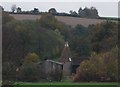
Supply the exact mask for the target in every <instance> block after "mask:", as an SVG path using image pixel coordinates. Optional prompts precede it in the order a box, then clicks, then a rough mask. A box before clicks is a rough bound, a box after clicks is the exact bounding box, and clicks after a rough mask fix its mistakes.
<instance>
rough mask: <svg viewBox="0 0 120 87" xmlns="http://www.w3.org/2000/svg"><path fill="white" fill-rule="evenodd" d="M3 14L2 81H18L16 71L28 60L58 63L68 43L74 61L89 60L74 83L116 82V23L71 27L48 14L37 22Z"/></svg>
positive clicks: (81, 68) (80, 69)
mask: <svg viewBox="0 0 120 87" xmlns="http://www.w3.org/2000/svg"><path fill="white" fill-rule="evenodd" d="M2 14H3V16H2V19H3V22H2V25H3V28H2V29H3V30H2V40H3V41H2V43H3V48H2V52H3V60H2V61H3V62H2V64H3V71H2V72H3V75H2V76H3V79H6V80H15V79H16V71H17V68H19V67H20V66H21V65H23V64H24V63H26V61H27V62H31V61H32V62H36V61H37V62H40V61H42V60H45V59H52V60H59V58H60V55H61V51H62V49H63V46H64V42H65V41H68V42H69V45H70V49H71V51H72V55H73V58H78V59H81V58H84V57H88V59H87V60H85V59H83V60H85V61H83V62H82V63H81V64H80V67H79V68H78V71H77V74H76V75H75V78H74V81H96V80H97V78H95V77H98V78H99V79H98V80H99V81H116V80H117V78H116V75H117V74H116V73H117V71H116V70H117V69H116V68H115V67H117V62H116V61H117V50H118V49H117V47H118V42H117V39H118V23H117V22H109V21H107V22H103V23H101V24H97V25H89V26H88V27H84V26H82V25H77V26H76V27H75V28H72V27H70V26H67V25H66V24H63V23H61V22H59V21H58V20H57V19H56V18H55V17H54V15H52V14H49V13H43V14H42V17H41V18H40V19H38V20H35V21H32V20H23V21H18V20H15V19H14V18H13V17H11V16H9V13H6V12H3V13H2ZM31 54H32V57H31V56H30V55H31ZM33 54H34V55H33ZM34 56H35V57H34ZM26 58H27V59H26ZM34 58H35V60H34ZM36 58H39V59H36ZM84 62H85V63H84ZM97 64H98V65H97ZM107 67H109V68H107ZM110 67H112V68H110ZM35 70H36V69H35ZM30 71H32V70H30ZM93 73H94V74H93ZM31 75H32V74H31ZM33 75H34V74H33ZM88 78H89V79H88ZM101 79H103V80H101ZM106 79H108V80H106Z"/></svg>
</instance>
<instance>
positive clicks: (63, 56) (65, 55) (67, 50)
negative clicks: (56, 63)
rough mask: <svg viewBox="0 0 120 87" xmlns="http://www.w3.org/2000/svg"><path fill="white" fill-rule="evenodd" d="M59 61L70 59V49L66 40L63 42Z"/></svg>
mask: <svg viewBox="0 0 120 87" xmlns="http://www.w3.org/2000/svg"><path fill="white" fill-rule="evenodd" d="M60 61H61V62H70V61H71V51H70V48H69V44H68V42H65V46H64V49H63V51H62V54H61V60H60Z"/></svg>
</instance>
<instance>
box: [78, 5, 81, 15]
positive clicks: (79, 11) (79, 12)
mask: <svg viewBox="0 0 120 87" xmlns="http://www.w3.org/2000/svg"><path fill="white" fill-rule="evenodd" d="M81 12H82V8H81V7H80V8H79V10H78V15H81Z"/></svg>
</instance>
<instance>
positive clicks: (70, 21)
mask: <svg viewBox="0 0 120 87" xmlns="http://www.w3.org/2000/svg"><path fill="white" fill-rule="evenodd" d="M10 15H11V16H13V17H14V18H15V19H17V20H36V19H39V18H40V17H41V16H40V15H25V14H10ZM55 17H56V18H57V20H58V21H61V22H63V23H65V24H67V25H71V26H72V27H74V26H76V25H77V24H81V25H83V26H85V27H87V26H88V25H90V24H98V23H101V22H104V21H105V20H102V19H87V18H77V17H67V16H55Z"/></svg>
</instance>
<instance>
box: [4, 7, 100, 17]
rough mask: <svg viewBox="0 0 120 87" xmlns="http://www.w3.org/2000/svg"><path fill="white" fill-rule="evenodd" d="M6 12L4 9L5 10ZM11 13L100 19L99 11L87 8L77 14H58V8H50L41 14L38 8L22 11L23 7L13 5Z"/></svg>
mask: <svg viewBox="0 0 120 87" xmlns="http://www.w3.org/2000/svg"><path fill="white" fill-rule="evenodd" d="M3 10H4V8H3ZM9 13H12V14H13V13H14V14H33V15H38V14H42V13H51V14H53V15H56V16H71V17H82V18H99V15H98V11H97V9H96V8H95V7H90V8H88V7H85V8H84V9H82V8H81V7H80V8H79V10H78V11H77V12H76V11H73V10H70V11H69V13H65V12H61V13H60V12H58V11H57V10H56V8H50V9H49V10H48V12H41V11H39V9H38V8H34V9H33V10H31V11H22V8H21V7H16V5H12V7H11V12H9Z"/></svg>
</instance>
